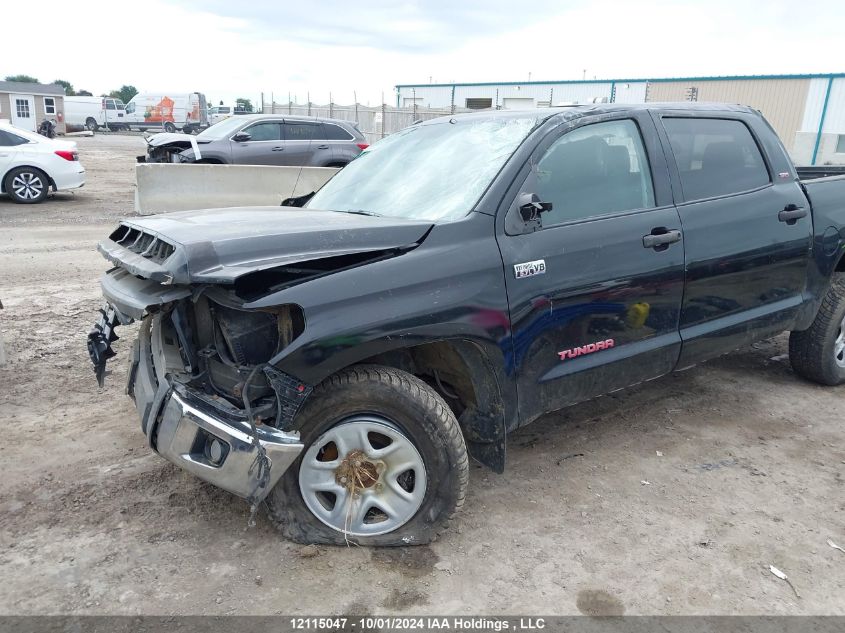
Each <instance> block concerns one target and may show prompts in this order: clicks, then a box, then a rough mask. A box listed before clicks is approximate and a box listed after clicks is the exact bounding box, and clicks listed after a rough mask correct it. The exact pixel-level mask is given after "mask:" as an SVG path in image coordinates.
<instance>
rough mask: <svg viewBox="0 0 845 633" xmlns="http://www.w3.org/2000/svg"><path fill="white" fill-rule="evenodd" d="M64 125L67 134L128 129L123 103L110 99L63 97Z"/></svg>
mask: <svg viewBox="0 0 845 633" xmlns="http://www.w3.org/2000/svg"><path fill="white" fill-rule="evenodd" d="M65 125H66V126H67V131H68V132H78V131H79V130H91V131H92V132H96V131H97V130H99V129H100V128H107V129H110V130H121V129H127V130H128V129H129V126H128V125H127V124H126V110H125V109H124V106H123V101H121V100H120V99H112V98H111V97H65Z"/></svg>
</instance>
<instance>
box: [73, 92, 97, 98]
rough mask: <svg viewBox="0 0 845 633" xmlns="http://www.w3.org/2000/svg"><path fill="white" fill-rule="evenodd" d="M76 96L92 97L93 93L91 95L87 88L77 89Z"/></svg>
mask: <svg viewBox="0 0 845 633" xmlns="http://www.w3.org/2000/svg"><path fill="white" fill-rule="evenodd" d="M76 96H77V97H93V96H94V95H92V94H91V93H90V92H89V91H88V90H79V91H78V92H77V93H76Z"/></svg>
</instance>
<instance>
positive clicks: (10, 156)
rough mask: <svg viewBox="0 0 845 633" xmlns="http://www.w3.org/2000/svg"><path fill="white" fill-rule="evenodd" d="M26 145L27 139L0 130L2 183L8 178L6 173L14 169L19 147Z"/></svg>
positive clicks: (0, 177)
mask: <svg viewBox="0 0 845 633" xmlns="http://www.w3.org/2000/svg"><path fill="white" fill-rule="evenodd" d="M24 143H26V139H25V138H23V137H20V136H18V135H17V134H12V133H11V132H7V131H6V130H0V182H2V180H3V178H4V177H5V176H6V172H8V171H9V169H11V168H12V166H13V164H14V160H15V155H16V154H17V153H18V145H23V144H24Z"/></svg>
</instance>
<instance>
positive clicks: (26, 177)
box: [4, 167, 50, 204]
mask: <svg viewBox="0 0 845 633" xmlns="http://www.w3.org/2000/svg"><path fill="white" fill-rule="evenodd" d="M4 189H5V191H6V193H8V194H9V195H10V196H11V197H12V200H14V201H15V202H17V203H19V204H34V203H36V202H41V201H42V200H44V198H46V197H47V194H48V193H49V192H50V179H49V178H47V174H45V173H44V172H43V171H41V170H40V169H35V168H34V167H18V168H16V169H13V170H12V171H10V172H9V173H8V175H7V176H6V181H5V183H4Z"/></svg>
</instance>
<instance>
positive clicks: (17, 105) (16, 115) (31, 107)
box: [9, 95, 36, 132]
mask: <svg viewBox="0 0 845 633" xmlns="http://www.w3.org/2000/svg"><path fill="white" fill-rule="evenodd" d="M9 99H10V101H11V104H12V118H11V121H12V125H14V126H15V127H19V128H20V129H22V130H31V131H33V132H34V131H35V127H36V124H35V97H33V96H32V95H9Z"/></svg>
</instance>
